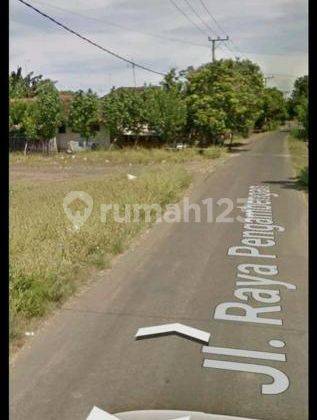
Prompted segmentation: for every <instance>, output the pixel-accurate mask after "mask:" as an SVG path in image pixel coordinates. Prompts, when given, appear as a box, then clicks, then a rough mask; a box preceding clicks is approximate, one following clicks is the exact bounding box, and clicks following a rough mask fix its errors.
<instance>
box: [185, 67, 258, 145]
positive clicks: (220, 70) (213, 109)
mask: <svg viewBox="0 0 317 420" xmlns="http://www.w3.org/2000/svg"><path fill="white" fill-rule="evenodd" d="M262 91H263V74H262V73H261V71H260V68H259V66H257V65H256V64H254V63H252V62H251V61H249V60H243V61H239V60H236V61H235V60H220V61H216V62H214V63H209V64H206V65H203V66H201V67H199V68H198V69H197V70H190V71H188V72H187V83H186V97H187V104H188V114H189V116H188V118H189V121H190V123H191V125H192V127H193V128H194V129H195V130H196V131H197V133H198V134H199V136H203V137H204V138H205V140H206V141H208V142H210V141H215V139H216V138H217V137H218V136H219V134H221V133H223V132H224V131H225V130H230V131H231V132H240V133H242V134H244V135H247V133H248V131H249V129H250V128H252V127H253V126H254V123H255V121H256V120H257V118H258V116H259V113H260V105H261V103H260V98H261V93H262Z"/></svg>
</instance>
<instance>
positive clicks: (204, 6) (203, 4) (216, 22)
mask: <svg viewBox="0 0 317 420" xmlns="http://www.w3.org/2000/svg"><path fill="white" fill-rule="evenodd" d="M199 1H200V3H201V5H202V6H203V8H204V9H205V11H206V12H207V14H208V15H209V16H210V17H211V19H212V20H213V22H214V23H215V24H216V25H217V27H218V28H219V29H220V31H222V32H223V33H224V34H225V35H226V36H228V33H227V31H225V29H224V28H223V27H222V26H221V25H220V23H219V22H218V21H217V19H216V18H215V17H214V16H213V14H212V13H211V12H210V10H209V9H208V7H207V5H206V3H205V2H204V0H199ZM229 42H230V43H231V44H232V46H233V47H234V48H235V49H236V51H237V52H238V53H239V54H240V55H241V56H242V57H243V54H242V52H241V51H240V49H239V47H238V46H237V45H236V44H235V43H234V42H233V41H232V40H231V39H230V40H229ZM225 45H226V47H227V49H228V50H229V51H230V52H231V53H233V54H234V51H232V49H231V48H230V47H229V46H228V45H227V43H225ZM245 58H247V57H245Z"/></svg>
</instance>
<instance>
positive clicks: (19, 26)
mask: <svg viewBox="0 0 317 420" xmlns="http://www.w3.org/2000/svg"><path fill="white" fill-rule="evenodd" d="M27 1H28V2H29V3H31V4H32V5H33V6H35V7H37V8H38V9H40V10H41V11H43V12H44V13H46V14H48V15H50V16H52V17H54V18H55V19H56V20H58V21H60V22H61V23H63V24H65V25H67V26H69V27H70V28H72V29H73V30H75V31H77V32H79V33H80V34H82V35H84V36H85V37H87V38H89V39H91V40H92V41H94V42H96V43H98V44H100V45H101V46H103V47H105V48H107V49H110V50H112V51H114V52H116V53H118V54H120V55H122V56H124V57H126V58H128V59H130V60H133V61H135V62H137V63H139V64H142V65H144V66H147V67H150V68H152V69H154V70H156V71H158V72H161V73H166V72H167V71H168V70H169V69H170V68H171V67H176V68H177V69H178V70H182V69H185V68H187V67H188V66H194V67H198V66H200V65H201V64H204V63H207V62H210V61H211V44H210V42H209V41H208V35H209V36H211V37H214V36H221V37H223V36H224V35H228V36H229V37H230V41H231V42H227V43H224V42H222V43H219V44H218V48H217V50H216V58H217V59H220V58H229V57H235V56H240V57H242V58H249V59H251V60H252V61H254V62H256V63H258V64H259V65H260V66H261V68H262V71H263V72H264V73H265V74H266V75H268V76H270V75H272V74H273V75H274V78H273V79H268V80H267V85H268V86H277V87H278V88H280V89H282V90H284V91H289V90H291V89H292V85H293V83H294V80H295V78H296V77H297V76H301V75H303V74H307V72H308V4H307V0H224V1H219V0H218V1H216V0H203V1H201V0H89V1H87V0H67V1H65V0H64V1H63V0H27ZM173 3H175V4H176V5H177V6H178V7H179V8H180V9H181V10H182V11H183V12H185V13H186V15H187V16H189V19H190V20H188V19H187V18H186V17H185V16H184V15H183V14H182V13H181V12H180V11H179V10H178V9H177V8H176V7H175V5H174V4H173ZM9 4H10V70H14V69H16V68H17V66H21V67H22V69H23V72H25V73H26V72H31V71H34V73H35V74H43V75H44V76H45V77H46V78H50V79H53V80H55V81H57V84H56V86H57V87H58V88H59V89H61V90H78V89H83V90H86V89H88V88H92V89H93V90H94V91H96V92H97V93H98V94H99V95H103V94H105V93H107V92H108V91H109V90H110V89H111V87H112V86H116V87H118V86H134V83H135V82H134V75H133V69H132V66H131V65H129V64H128V63H126V62H123V61H121V60H118V59H117V58H115V57H113V56H111V55H109V54H106V53H105V52H103V51H101V50H99V49H97V48H95V47H94V46H92V45H89V44H87V43H86V42H84V41H83V40H81V39H79V38H77V37H75V36H74V35H72V34H70V33H68V32H66V31H65V30H64V29H62V28H60V27H58V26H57V25H55V24H54V23H53V22H50V21H49V20H47V19H45V18H44V17H42V16H40V15H39V14H37V13H36V12H34V11H33V10H31V9H29V8H28V7H26V6H25V5H23V4H21V3H20V2H19V1H18V0H10V3H9ZM203 4H205V5H206V7H207V9H208V10H209V12H210V15H211V16H210V15H209V14H208V13H207V11H206V9H205V8H204V7H203ZM190 5H191V6H192V8H193V9H194V10H195V11H196V13H197V14H198V16H200V18H201V20H202V21H203V22H205V24H203V22H202V21H201V20H200V19H198V17H197V15H195V14H194V12H193V10H192V9H191V8H190ZM193 22H194V23H193ZM197 26H198V28H199V29H198V28H197ZM175 39H176V40H177V41H175ZM135 78H136V84H137V85H143V84H144V83H152V84H157V83H159V82H160V81H161V79H162V76H159V75H156V74H152V73H148V72H145V71H144V70H141V69H138V68H135Z"/></svg>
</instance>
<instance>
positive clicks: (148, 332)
mask: <svg viewBox="0 0 317 420" xmlns="http://www.w3.org/2000/svg"><path fill="white" fill-rule="evenodd" d="M169 334H177V335H180V336H182V337H185V338H187V339H189V340H194V341H198V342H199V343H203V344H208V343H209V340H210V333H208V332H206V331H202V330H198V329H197V328H193V327H189V326H187V325H184V324H179V323H174V324H164V325H156V326H153V327H145V328H139V329H138V331H137V333H136V335H135V339H136V340H141V339H143V338H152V337H156V336H160V335H169Z"/></svg>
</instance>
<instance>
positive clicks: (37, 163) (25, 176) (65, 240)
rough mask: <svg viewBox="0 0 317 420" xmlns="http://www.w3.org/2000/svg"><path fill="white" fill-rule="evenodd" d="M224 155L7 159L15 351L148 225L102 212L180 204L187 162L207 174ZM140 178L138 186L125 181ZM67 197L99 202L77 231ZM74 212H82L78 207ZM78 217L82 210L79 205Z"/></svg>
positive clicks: (136, 153)
mask: <svg viewBox="0 0 317 420" xmlns="http://www.w3.org/2000/svg"><path fill="white" fill-rule="evenodd" d="M223 154H224V152H223V149H220V148H216V147H215V148H210V149H206V151H205V153H204V154H200V153H199V151H198V150H196V149H188V150H183V151H179V152H174V151H166V150H155V151H152V152H151V151H148V150H133V149H131V150H124V151H111V152H109V151H104V152H87V153H86V152H84V153H80V154H77V155H75V158H73V157H72V156H68V155H64V156H63V155H62V156H61V155H55V156H50V157H43V156H40V155H37V156H36V155H35V156H27V157H25V156H23V155H21V154H14V155H11V156H10V179H11V181H10V338H11V340H12V342H13V343H15V344H14V346H18V345H19V343H20V344H21V343H22V342H23V336H24V332H25V331H26V330H27V329H28V328H29V327H30V325H31V324H32V322H33V323H34V320H36V319H39V318H41V317H43V316H44V315H46V314H47V313H49V312H50V311H51V310H52V309H54V307H56V306H57V305H60V304H61V303H62V302H64V301H65V299H66V298H67V297H68V296H70V295H71V294H72V293H73V292H74V291H75V290H76V288H77V287H78V285H80V284H81V283H82V282H84V281H85V280H86V279H87V277H89V274H90V273H91V271H93V270H96V269H97V270H98V269H102V268H106V267H109V266H110V264H111V259H112V257H113V256H114V255H116V254H118V253H121V252H122V251H124V249H126V247H127V246H128V245H129V243H130V241H131V240H132V239H133V238H134V237H136V236H137V235H138V234H139V233H140V232H141V231H142V230H143V229H144V228H145V227H146V226H148V225H149V223H146V222H145V221H144V220H143V219H142V218H141V221H140V222H139V223H135V222H131V223H117V222H115V221H114V220H113V219H111V218H110V219H108V220H107V222H106V223H102V222H101V220H100V204H102V203H103V204H109V203H118V204H119V206H120V209H123V208H124V205H126V204H134V203H142V204H153V203H157V204H159V205H161V206H163V207H164V206H165V205H166V204H169V203H173V202H177V201H178V200H179V199H180V198H181V197H182V195H183V193H184V191H185V189H186V188H187V187H188V186H189V184H190V181H191V174H190V173H189V171H188V170H187V169H186V165H185V164H184V163H185V162H187V163H190V162H196V164H197V165H198V166H202V164H203V162H204V163H205V164H208V159H215V158H218V157H220V156H222V155H223ZM128 172H131V173H133V174H135V175H136V176H137V178H136V179H135V180H133V181H129V180H128V179H127V173H128ZM70 191H84V192H87V193H88V194H90V196H91V197H92V198H93V201H94V208H93V211H92V214H91V216H90V217H89V219H88V220H87V222H86V223H85V224H84V225H83V227H82V228H81V229H80V230H77V231H76V230H74V228H73V225H72V224H71V222H70V221H69V220H68V218H67V217H66V215H65V212H64V209H63V199H64V197H65V195H66V194H67V193H69V192H70ZM76 206H77V207H76ZM72 210H73V211H76V210H81V208H80V204H78V203H75V207H74V208H73V209H72Z"/></svg>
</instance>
